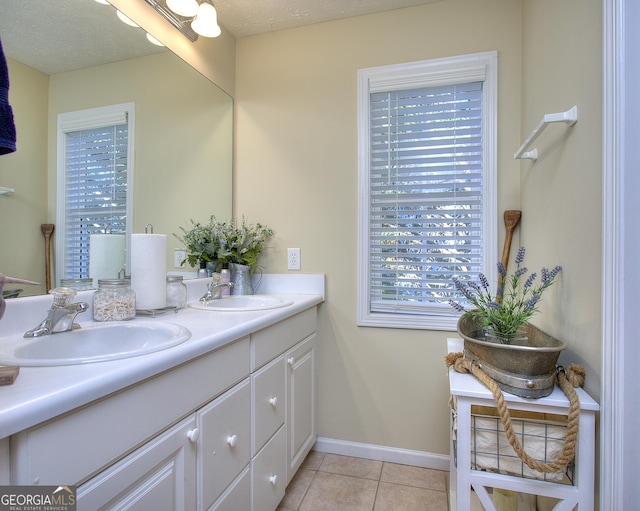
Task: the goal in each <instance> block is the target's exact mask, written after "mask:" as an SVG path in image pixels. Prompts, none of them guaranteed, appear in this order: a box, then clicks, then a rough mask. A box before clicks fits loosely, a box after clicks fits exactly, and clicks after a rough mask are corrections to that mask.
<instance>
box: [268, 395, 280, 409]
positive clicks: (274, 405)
mask: <svg viewBox="0 0 640 511" xmlns="http://www.w3.org/2000/svg"><path fill="white" fill-rule="evenodd" d="M269 404H270V405H271V406H273V407H274V408H275V407H276V405H277V404H278V398H277V397H275V396H274V397H272V398H271V399H269Z"/></svg>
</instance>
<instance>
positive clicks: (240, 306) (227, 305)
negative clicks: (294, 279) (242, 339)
mask: <svg viewBox="0 0 640 511" xmlns="http://www.w3.org/2000/svg"><path fill="white" fill-rule="evenodd" d="M292 303H293V302H292V301H291V300H285V299H283V298H280V297H279V296H271V295H232V296H225V297H223V298H219V299H217V300H212V301H210V302H208V303H206V304H205V303H202V302H200V301H198V300H194V301H193V302H189V304H188V305H189V307H192V308H193V309H200V310H207V311H261V310H269V309H279V308H280V307H287V306H289V305H291V304H292Z"/></svg>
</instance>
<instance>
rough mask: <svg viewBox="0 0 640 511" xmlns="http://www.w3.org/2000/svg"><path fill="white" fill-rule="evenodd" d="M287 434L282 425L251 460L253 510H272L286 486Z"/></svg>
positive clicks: (281, 496) (282, 495)
mask: <svg viewBox="0 0 640 511" xmlns="http://www.w3.org/2000/svg"><path fill="white" fill-rule="evenodd" d="M286 441H287V435H286V430H285V427H284V426H283V427H282V428H280V430H279V431H278V432H277V433H276V434H275V436H274V437H273V438H272V439H271V440H269V442H268V443H267V445H266V446H265V447H264V449H262V451H260V452H259V453H258V455H257V456H256V457H255V458H254V459H253V461H252V462H251V471H252V480H253V494H252V499H253V508H252V509H253V511H273V510H274V509H276V508H277V507H278V503H279V502H280V501H281V500H282V499H283V498H284V491H285V489H286V487H287V480H286V479H287V459H286V451H287V447H286Z"/></svg>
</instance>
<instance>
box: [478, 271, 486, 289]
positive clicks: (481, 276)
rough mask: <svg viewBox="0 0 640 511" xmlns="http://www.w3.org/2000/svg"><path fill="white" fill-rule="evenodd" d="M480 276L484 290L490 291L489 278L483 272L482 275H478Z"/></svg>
mask: <svg viewBox="0 0 640 511" xmlns="http://www.w3.org/2000/svg"><path fill="white" fill-rule="evenodd" d="M478 278H479V279H480V283H481V284H482V287H483V288H484V290H485V291H489V280H488V279H487V277H486V276H485V274H484V273H481V274H480V275H478Z"/></svg>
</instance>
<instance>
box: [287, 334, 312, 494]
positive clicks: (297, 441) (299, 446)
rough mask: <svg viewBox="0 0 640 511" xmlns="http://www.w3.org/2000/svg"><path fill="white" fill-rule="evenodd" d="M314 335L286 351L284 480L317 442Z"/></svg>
mask: <svg viewBox="0 0 640 511" xmlns="http://www.w3.org/2000/svg"><path fill="white" fill-rule="evenodd" d="M315 346H316V335H315V334H313V335H311V336H309V337H307V338H306V339H305V340H304V341H302V342H300V343H299V344H297V345H296V346H294V347H293V348H292V349H291V350H289V351H288V352H287V353H286V354H285V360H286V362H287V395H288V402H287V463H288V470H287V483H288V482H289V481H291V479H292V478H293V476H294V474H295V473H296V471H297V470H298V468H300V465H301V464H302V462H303V461H304V458H305V456H306V455H307V454H308V452H309V451H310V450H311V447H313V444H314V443H315V441H316V420H315V406H316V404H315V402H316V399H315Z"/></svg>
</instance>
